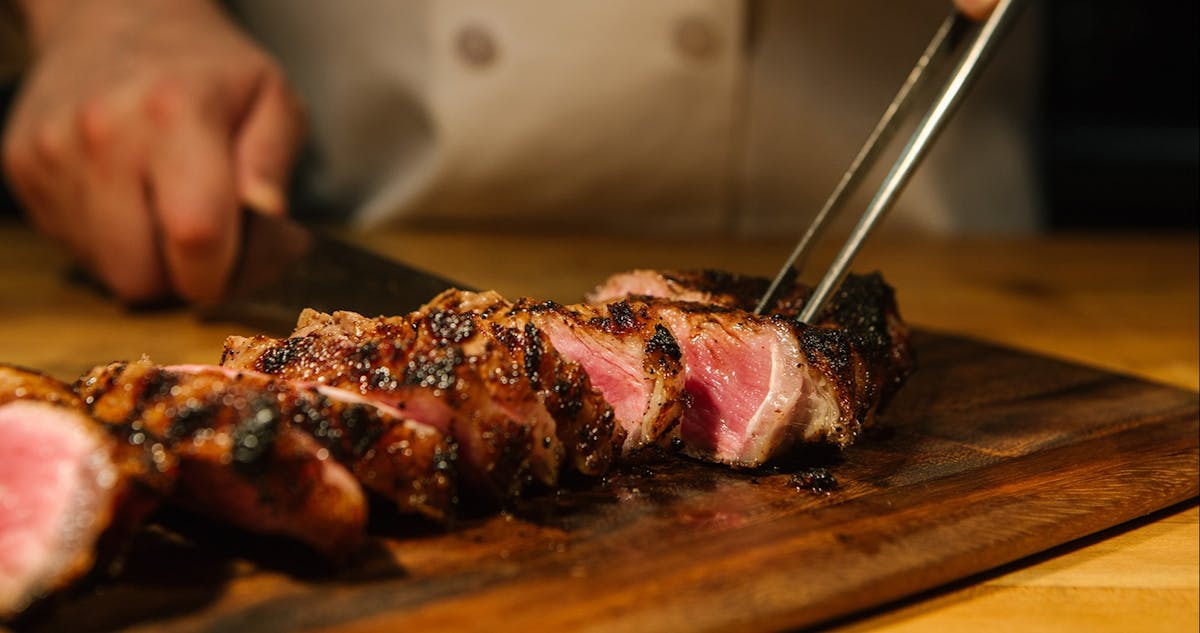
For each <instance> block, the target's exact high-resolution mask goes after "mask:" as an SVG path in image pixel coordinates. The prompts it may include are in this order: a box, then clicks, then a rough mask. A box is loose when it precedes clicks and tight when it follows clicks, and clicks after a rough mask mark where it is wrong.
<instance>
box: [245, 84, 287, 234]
mask: <svg viewBox="0 0 1200 633" xmlns="http://www.w3.org/2000/svg"><path fill="white" fill-rule="evenodd" d="M303 137H304V113H303V108H302V106H301V105H300V101H299V100H298V99H297V98H296V96H295V95H294V94H293V93H292V91H291V89H290V88H289V87H288V86H287V84H286V83H285V82H284V81H283V79H282V77H277V76H276V77H271V78H269V79H267V80H265V81H264V82H263V84H262V85H261V87H260V88H259V90H258V92H257V94H256V95H255V97H254V100H253V102H252V103H251V104H250V109H249V113H248V114H247V116H246V119H245V120H244V122H243V123H242V126H241V128H240V129H239V131H238V137H237V140H236V147H235V161H236V170H237V187H238V197H239V198H240V200H241V202H242V203H243V204H245V205H246V206H248V207H250V208H251V209H254V210H256V211H259V212H261V213H267V214H270V215H283V214H285V213H287V195H286V191H287V183H288V178H289V176H290V174H291V170H292V164H293V163H294V162H295V160H296V153H297V152H298V151H299V149H300V144H301V142H302V141H303Z"/></svg>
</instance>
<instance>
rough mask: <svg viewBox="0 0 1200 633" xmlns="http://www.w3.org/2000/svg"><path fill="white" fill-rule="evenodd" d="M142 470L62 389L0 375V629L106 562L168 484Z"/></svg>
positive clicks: (12, 370)
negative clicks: (150, 489)
mask: <svg viewBox="0 0 1200 633" xmlns="http://www.w3.org/2000/svg"><path fill="white" fill-rule="evenodd" d="M145 463H146V462H145V461H143V459H142V451H141V450H140V449H134V448H133V447H128V446H121V445H119V444H118V443H117V442H116V441H115V440H114V439H113V438H112V437H110V436H109V435H108V434H107V433H105V432H104V430H103V429H102V427H101V426H100V425H99V424H97V422H96V421H95V420H94V419H92V417H91V416H89V415H88V414H87V412H86V411H85V409H84V407H83V403H82V402H80V400H79V398H78V397H77V396H76V395H75V394H74V393H73V392H72V391H71V390H70V389H69V388H68V387H67V386H66V385H65V384H63V383H60V382H58V381H57V380H54V379H53V378H50V377H48V376H45V375H42V374H39V373H37V372H33V371H30V370H24V369H19V368H16V367H12V366H8V365H0V619H2V618H5V617H8V616H11V615H13V614H15V613H17V612H19V611H21V610H22V609H24V608H25V607H26V606H27V605H28V604H29V603H30V602H31V601H32V600H34V599H36V598H38V597H41V596H43V595H45V594H47V593H49V592H51V591H54V590H57V589H61V588H63V587H66V586H68V585H69V584H71V583H72V582H73V581H75V580H77V579H79V578H80V577H82V576H83V575H84V574H86V573H87V572H88V571H89V570H91V569H92V567H93V566H94V565H95V564H97V562H98V561H100V560H102V559H104V558H105V557H106V556H107V555H111V554H112V553H114V547H115V546H116V545H118V544H121V543H123V542H124V537H125V536H127V535H128V533H129V531H130V530H132V529H133V527H135V526H136V525H137V524H138V523H140V521H141V519H142V518H143V517H144V516H145V515H146V514H148V513H149V512H150V511H151V510H152V509H153V507H154V506H155V504H156V501H157V495H153V494H145V489H143V488H142V484H155V485H161V484H162V483H163V482H165V481H168V480H169V475H168V474H165V473H156V475H157V476H151V474H150V473H148V472H145V471H143V470H142V468H143V466H144V465H145Z"/></svg>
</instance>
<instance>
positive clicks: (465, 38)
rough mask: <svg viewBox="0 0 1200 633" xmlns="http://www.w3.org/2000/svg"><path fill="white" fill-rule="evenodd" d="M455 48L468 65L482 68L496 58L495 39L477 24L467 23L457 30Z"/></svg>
mask: <svg viewBox="0 0 1200 633" xmlns="http://www.w3.org/2000/svg"><path fill="white" fill-rule="evenodd" d="M454 45H455V48H456V49H458V54H459V56H460V57H462V60H463V61H464V62H466V64H467V65H468V66H475V67H476V68H483V67H484V66H487V65H489V64H491V63H492V62H493V61H495V59H496V54H497V52H498V50H497V48H496V39H495V38H494V37H492V34H491V33H488V32H487V30H486V29H484V28H483V27H482V26H480V25H478V24H468V25H466V26H464V27H462V28H461V29H459V31H458V37H456V38H455V43H454Z"/></svg>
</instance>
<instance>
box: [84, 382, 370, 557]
mask: <svg viewBox="0 0 1200 633" xmlns="http://www.w3.org/2000/svg"><path fill="white" fill-rule="evenodd" d="M76 387H77V390H78V391H79V393H80V395H81V396H82V397H83V398H84V401H85V402H86V403H87V404H88V405H89V406H90V407H91V410H92V414H93V415H94V416H96V418H97V419H98V420H100V421H101V422H103V423H105V424H107V425H109V427H110V431H111V432H112V433H113V434H114V435H116V436H117V437H119V438H123V439H124V441H125V443H128V444H132V445H137V446H144V447H146V448H147V452H148V453H149V454H151V455H154V456H162V457H161V459H164V460H172V461H173V460H178V464H179V466H178V470H179V478H178V482H177V486H176V488H175V491H174V494H173V499H174V500H175V501H178V502H180V503H182V504H184V505H188V506H191V507H193V508H194V509H196V510H197V511H200V512H203V513H205V514H208V515H210V516H214V517H216V518H219V519H223V520H226V521H229V522H230V523H233V524H235V525H239V526H242V527H244V528H247V529H250V530H254V531H261V532H267V533H280V534H287V535H289V536H292V537H294V538H297V539H300V540H302V541H304V542H306V543H308V544H310V545H312V546H313V547H314V548H316V549H318V550H320V551H321V552H323V553H325V554H326V555H328V556H331V557H334V558H340V557H342V556H344V555H345V554H347V553H349V552H351V551H353V550H354V549H356V548H357V547H358V545H359V543H360V542H361V540H362V537H363V531H364V529H365V524H366V504H365V499H364V497H363V495H362V491H361V489H359V488H358V485H357V484H356V483H354V481H353V479H351V478H350V476H349V474H348V473H345V471H343V470H342V469H341V467H340V466H337V465H336V464H335V463H334V462H332V461H329V459H328V454H327V453H326V454H325V455H324V456H323V455H322V454H321V452H320V451H319V450H318V447H317V446H316V443H315V442H314V441H313V439H312V438H311V437H310V436H308V435H307V434H306V433H304V432H302V431H299V430H297V429H296V428H294V427H292V426H291V425H290V423H289V420H290V417H289V414H291V413H292V411H289V409H288V406H287V405H288V403H287V402H286V400H284V401H281V398H280V397H279V393H280V391H281V390H279V389H277V388H275V387H273V386H272V385H270V384H268V382H267V381H255V380H245V381H242V380H238V379H236V378H233V379H231V378H230V377H229V376H228V375H227V374H225V373H224V372H196V373H193V372H180V371H172V370H170V369H165V368H162V367H158V366H155V365H153V364H151V363H149V362H146V361H142V362H138V363H113V364H110V365H107V366H104V367H97V368H96V369H94V370H92V371H91V372H89V373H88V374H87V375H85V376H84V377H82V378H81V379H80V380H79V382H78V383H77V385H76Z"/></svg>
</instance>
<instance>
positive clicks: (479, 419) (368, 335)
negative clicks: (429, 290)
mask: <svg viewBox="0 0 1200 633" xmlns="http://www.w3.org/2000/svg"><path fill="white" fill-rule="evenodd" d="M221 363H222V365H224V366H227V367H230V368H234V369H242V370H254V371H261V372H264V373H267V374H271V375H275V376H279V377H281V378H283V379H285V380H292V381H304V382H315V383H318V384H323V385H330V386H335V387H341V388H344V389H347V390H350V391H354V392H356V393H358V394H360V395H362V396H364V397H367V398H370V399H372V400H377V401H381V402H383V403H385V404H388V405H390V406H393V407H395V408H397V409H399V410H401V411H402V412H403V413H404V415H406V416H408V417H409V418H411V419H413V420H415V421H417V422H421V423H423V424H426V425H429V426H432V427H434V428H435V429H437V430H439V431H441V432H442V433H445V434H446V435H448V436H449V437H451V438H452V439H453V440H454V441H455V442H456V443H457V447H458V462H457V463H458V471H459V475H460V483H461V488H460V490H461V491H462V492H464V493H467V494H472V495H474V496H476V497H479V498H481V499H484V500H491V501H504V500H506V499H509V498H511V497H512V496H514V495H516V494H517V493H518V492H519V491H520V490H522V489H523V488H524V487H525V486H526V485H527V483H528V482H529V481H530V480H531V479H534V478H536V479H537V480H539V481H541V482H542V483H543V484H545V485H547V486H553V485H554V484H555V483H556V482H557V477H558V469H559V467H560V464H561V462H562V456H563V447H562V443H561V442H560V441H559V440H558V437H557V435H556V431H555V424H554V419H553V418H552V417H551V416H550V414H549V412H548V411H546V408H545V406H543V405H542V404H541V402H540V401H539V400H538V398H537V395H536V394H535V393H534V392H533V390H532V389H531V388H530V387H529V385H528V383H527V381H523V380H522V379H521V375H520V372H521V370H520V366H521V364H520V363H518V362H517V361H516V360H515V359H514V358H513V357H512V356H511V354H509V353H508V351H507V350H506V349H504V348H503V347H502V346H500V345H498V344H496V343H495V342H494V341H492V340H490V339H489V338H488V337H487V336H485V335H484V334H483V333H481V332H479V331H477V330H476V329H475V327H474V322H473V321H472V320H471V319H470V318H465V317H463V316H461V315H456V314H455V313H453V312H447V311H441V310H432V311H429V312H426V313H413V314H410V315H407V316H404V317H388V318H380V319H368V318H366V317H363V316H361V315H358V314H355V313H352V312H335V313H333V314H323V313H319V312H316V311H313V310H306V311H304V313H302V314H301V316H300V319H299V322H298V324H297V328H296V330H295V331H294V332H293V333H292V335H291V336H290V337H288V338H286V339H273V338H269V337H264V336H256V337H251V338H243V337H230V338H228V339H227V340H226V342H225V351H224V353H223V354H222V357H221Z"/></svg>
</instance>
